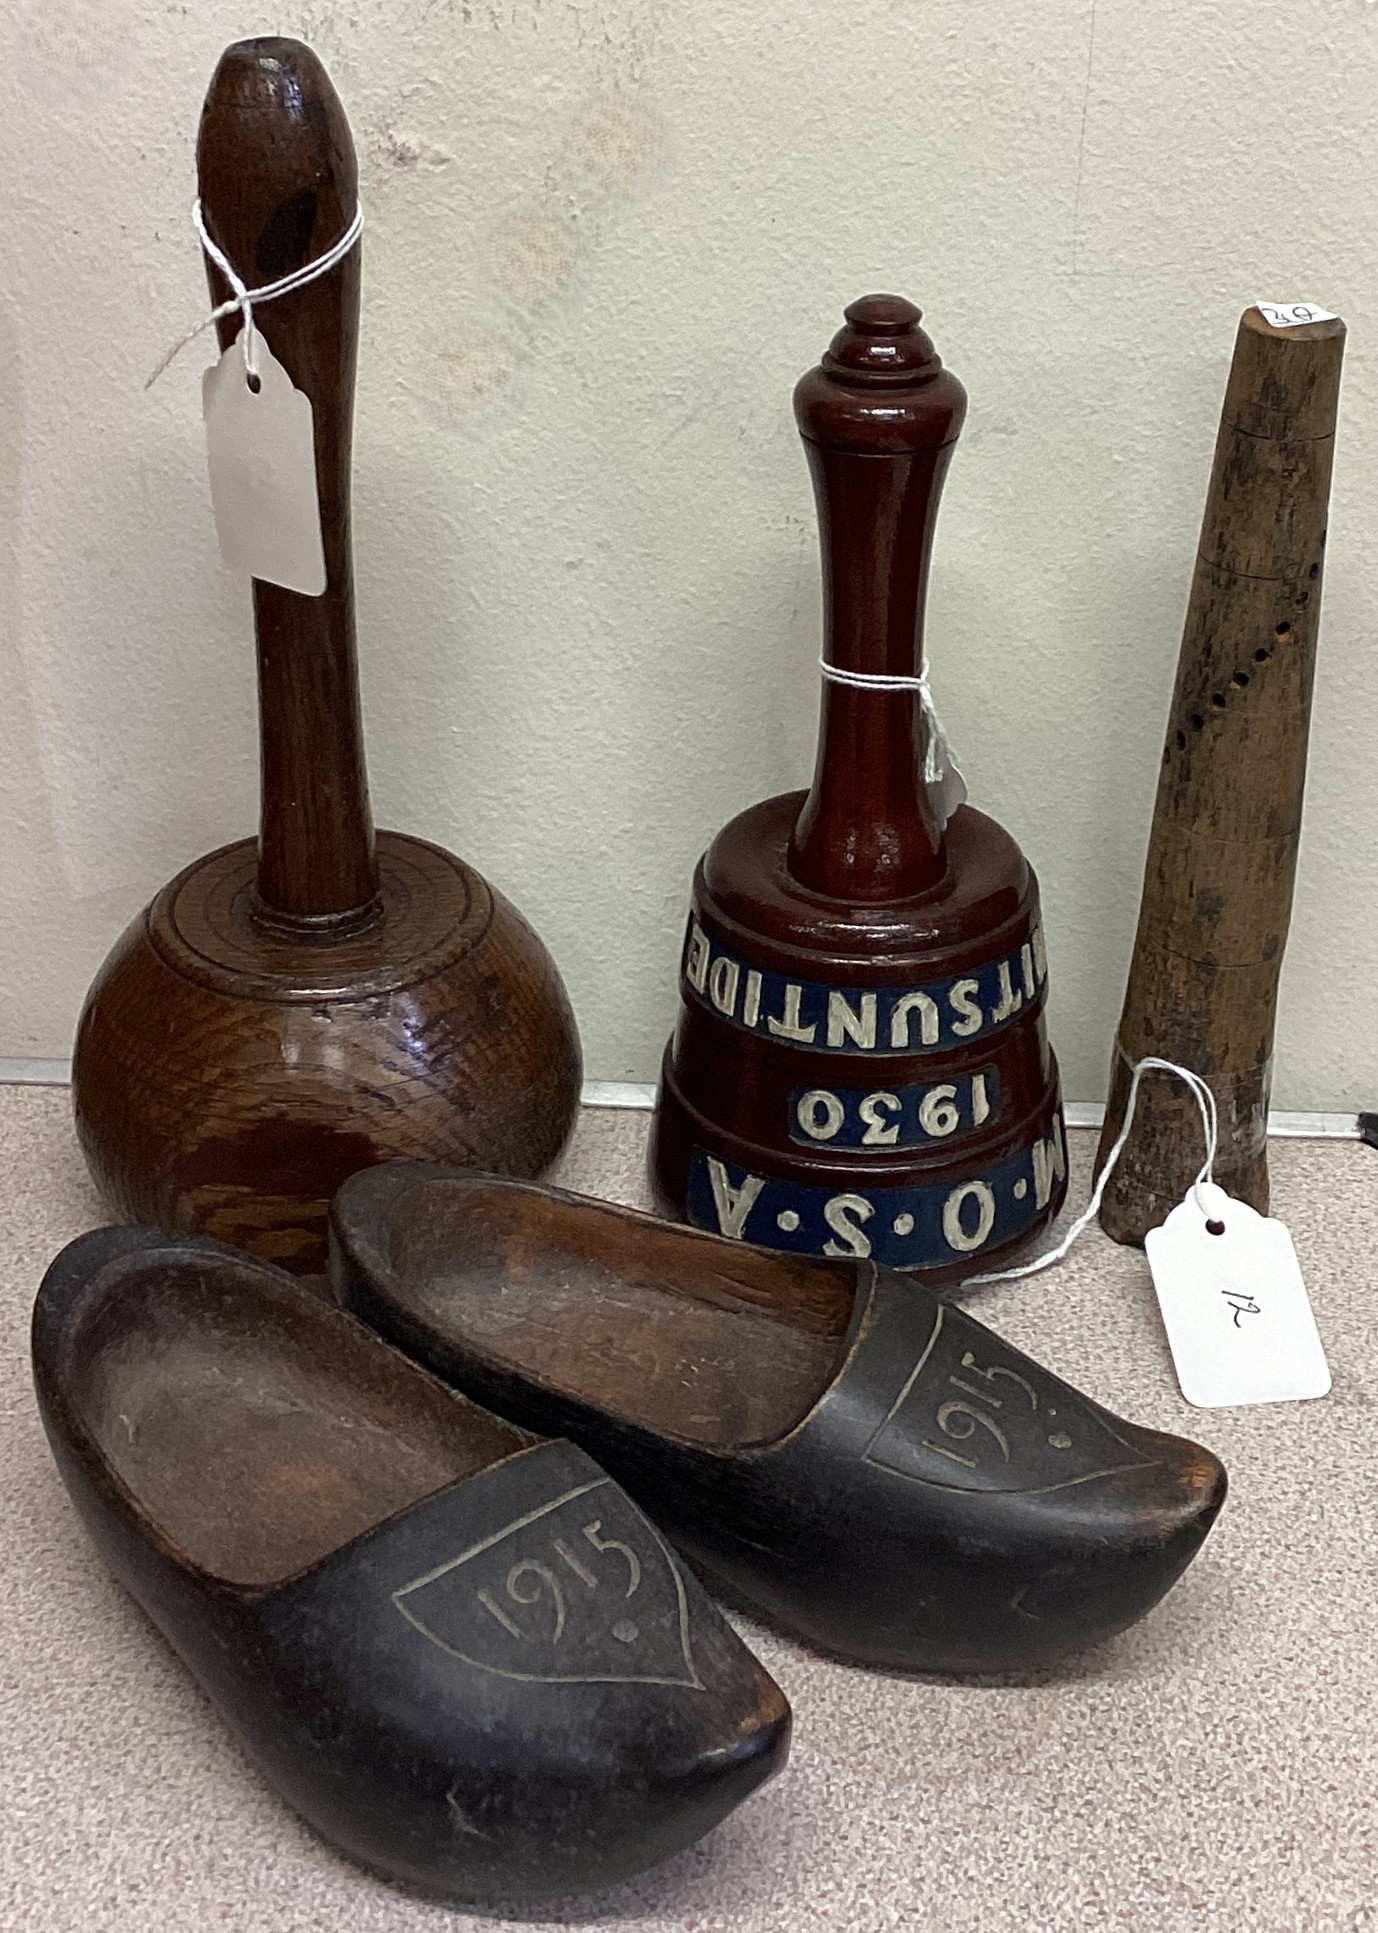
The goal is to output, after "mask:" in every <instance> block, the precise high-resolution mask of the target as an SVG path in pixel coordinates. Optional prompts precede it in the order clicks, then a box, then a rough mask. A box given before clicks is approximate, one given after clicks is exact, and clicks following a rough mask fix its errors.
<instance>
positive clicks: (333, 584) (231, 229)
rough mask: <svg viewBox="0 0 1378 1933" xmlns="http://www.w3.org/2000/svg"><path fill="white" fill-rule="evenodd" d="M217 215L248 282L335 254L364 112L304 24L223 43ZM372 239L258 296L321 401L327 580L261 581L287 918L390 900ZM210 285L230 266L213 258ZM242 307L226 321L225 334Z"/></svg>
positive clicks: (353, 202)
mask: <svg viewBox="0 0 1378 1933" xmlns="http://www.w3.org/2000/svg"><path fill="white" fill-rule="evenodd" d="M196 159H197V172H198V175H199V178H200V190H201V205H202V215H203V218H204V220H205V223H206V226H207V229H208V230H209V232H210V234H211V237H212V238H213V240H214V241H215V242H217V243H218V245H219V246H220V247H221V248H222V249H223V250H224V251H225V253H226V255H227V256H228V257H229V259H230V260H231V261H232V262H234V263H235V264H236V266H237V267H238V269H239V273H240V275H241V276H242V277H243V279H244V281H245V282H246V283H247V284H248V286H249V287H250V288H254V287H257V286H259V285H261V284H263V283H266V282H272V281H275V280H276V279H277V278H278V277H279V276H282V275H286V274H289V273H290V272H291V271H292V270H293V269H296V268H300V267H301V266H302V265H303V264H304V263H306V262H309V261H312V260H314V259H315V258H316V257H317V256H320V255H324V254H325V253H326V251H327V250H328V249H329V248H330V247H331V245H332V243H334V242H336V241H338V239H339V238H340V236H341V235H342V234H343V233H344V232H345V230H346V229H347V228H348V226H349V224H350V222H351V220H352V219H353V217H354V211H355V208H356V207H357V205H358V195H359V183H358V168H357V166H356V163H355V159H354V143H353V141H352V139H351V138H350V132H349V123H348V122H347V121H346V119H345V112H344V109H343V107H342V106H341V105H340V100H339V96H338V95H337V94H336V92H335V90H334V88H333V87H332V86H331V84H330V79H329V77H328V75H327V74H326V72H325V69H324V68H323V67H322V66H321V64H320V62H319V60H317V58H316V56H315V55H314V54H313V53H312V52H311V50H310V49H309V48H308V47H304V46H302V45H301V44H300V42H298V41H292V40H279V39H262V40H246V41H241V42H239V43H238V44H237V45H236V46H233V47H230V48H228V49H227V50H226V52H225V54H224V55H223V56H222V57H221V61H220V65H219V67H218V68H217V69H216V72H215V78H214V80H213V81H212V82H211V86H210V92H209V93H208V94H207V96H206V104H205V107H204V109H203V110H202V114H201V131H200V137H199V139H198V141H197V149H196ZM362 249H363V244H362V242H359V243H356V244H355V246H354V248H353V249H351V250H350V252H349V254H348V255H347V256H346V257H345V258H344V260H343V261H342V262H341V263H339V264H338V266H337V267H335V268H334V269H332V270H331V271H330V273H329V274H328V275H326V276H323V277H322V278H321V279H320V280H318V281H315V282H312V283H310V284H308V286H307V287H306V288H303V289H298V290H297V291H296V292H295V293H294V294H292V295H285V296H283V297H281V298H280V299H279V300H278V301H276V302H273V303H271V304H270V305H268V306H266V307H265V308H263V309H262V310H260V311H258V312H256V320H257V326H258V327H259V329H260V330H261V331H262V333H263V336H264V338H265V339H266V340H267V341H268V342H269V343H270V345H271V346H272V351H273V354H274V355H275V356H276V357H277V359H278V361H279V362H280V363H282V365H283V366H284V368H285V369H286V370H287V373H288V374H289V375H290V376H291V378H292V380H293V382H294V383H295V384H296V386H297V388H298V389H300V390H302V391H304V392H305V394H306V395H308V396H309V397H310V398H311V405H312V409H313V411H314V414H315V435H316V483H317V488H318V490H319V492H320V501H321V536H322V540H323V543H324V547H325V564H326V588H325V593H324V595H323V596H321V597H302V596H301V595H299V593H297V592H296V591H288V590H283V589H281V588H280V587H279V586H278V585H276V584H264V583H260V582H257V581H255V583H254V632H255V635H256V637H257V640H258V680H259V736H260V747H261V759H262V794H263V796H262V820H261V827H260V834H259V862H258V899H259V904H260V907H261V908H262V910H263V913H264V915H265V916H266V917H267V918H269V919H271V920H272V921H273V922H275V923H277V924H279V925H288V926H293V925H295V926H300V927H309V926H319V925H326V926H335V925H351V924H358V923H360V922H361V921H363V920H365V919H367V918H368V917H369V916H370V915H371V914H373V913H375V912H376V910H377V903H378V868H377V863H376V860H375V857H374V849H373V821H372V818H371V816H370V813H369V803H368V779H367V775H366V773H365V770H364V738H363V721H362V718H361V716H360V710H359V686H358V673H357V669H356V663H355V640H354V566H353V557H352V550H351V545H350V490H349V485H350V450H351V442H352V433H353V419H354V369H355V363H356V360H357V356H358V342H359V286H360V280H361V275H362ZM206 273H207V276H208V278H209V282H210V292H211V300H212V302H213V303H217V304H218V303H220V302H223V301H224V300H225V299H226V297H227V296H228V295H229V294H230V292H231V291H230V288H229V284H228V283H227V282H226V281H225V279H224V277H223V276H222V275H221V273H220V271H219V269H218V268H216V266H215V265H214V263H213V262H211V261H210V260H209V259H207V262H206ZM240 324H241V318H240V317H239V315H238V314H234V315H230V316H227V317H226V318H225V319H224V320H223V321H222V322H221V323H219V324H218V325H217V326H218V329H219V334H220V346H221V348H222V349H224V348H228V346H229V344H230V343H231V342H232V341H233V340H234V338H235V336H236V335H237V334H238V333H239V330H240Z"/></svg>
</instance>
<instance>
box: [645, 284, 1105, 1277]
mask: <svg viewBox="0 0 1378 1933" xmlns="http://www.w3.org/2000/svg"><path fill="white" fill-rule="evenodd" d="M920 319H921V318H920V313H919V311H918V309H916V308H915V307H914V306H913V304H912V303H910V302H907V301H905V300H904V299H903V298H902V297H899V296H892V295H873V296H866V297H864V298H863V299H862V300H861V301H859V302H854V303H853V304H852V306H851V307H850V308H849V309H848V310H847V314H846V326H845V327H844V328H843V329H842V330H841V331H840V333H839V334H838V335H837V336H835V337H834V338H833V341H832V343H831V344H830V346H829V348H828V350H827V352H826V354H825V355H824V357H823V360H822V362H821V364H820V365H819V367H818V368H816V369H813V370H811V371H809V373H808V374H807V375H806V376H804V377H803V378H802V379H801V381H800V383H799V385H798V387H797V388H796V390H795V396H794V406H795V417H796V420H797V422H798V425H799V429H800V432H801V434H802V436H803V439H804V448H805V451H806V453H807V456H808V462H809V468H810V470H811V472H812V475H813V483H814V492H815V496H816V499H817V503H818V515H819V525H820V534H821V539H822V553H823V585H824V628H825V636H824V656H825V659H826V662H827V664H828V665H829V666H830V667H831V668H832V670H833V671H834V673H835V674H836V675H835V676H831V677H828V678H827V679H825V681H824V684H823V692H822V711H821V721H820V730H819V744H818V761H817V766H816V769H815V772H814V779H813V785H812V787H811V788H810V790H809V791H808V792H807V793H804V792H790V793H786V794H784V795H783V796H782V797H779V798H773V799H767V800H765V801H764V802H763V803H762V804H760V805H755V806H752V807H751V808H750V809H749V810H748V811H746V812H743V813H741V814H740V815H739V816H738V817H737V818H735V819H733V820H732V821H731V823H730V824H729V825H727V826H725V827H724V829H723V830H722V831H721V832H720V833H719V834H718V836H717V838H716V839H714V841H713V843H712V844H711V845H710V847H709V848H708V851H707V852H706V853H705V855H704V857H703V859H702V861H701V862H700V864H699V868H698V871H697V873H696V875H695V879H694V887H693V896H692V902H691V907H690V915H689V925H688V931H687V933H686V937H685V949H684V956H683V962H682V969H681V993H682V1004H681V1008H680V1014H679V1021H678V1025H677V1027H676V1030H675V1034H674V1037H673V1038H672V1040H671V1042H670V1044H669V1047H668V1049H667V1051H666V1056H665V1063H664V1067H663V1070H662V1079H661V1087H660V1094H659V1098H658V1101H657V1109H656V1116H655V1122H654V1126H653V1129H652V1136H651V1152H650V1168H651V1178H652V1182H653V1185H654V1188H655V1191H656V1194H657V1197H658V1199H659V1200H660V1202H661V1203H662V1205H663V1206H664V1207H665V1208H666V1209H667V1210H669V1211H670V1212H671V1213H674V1214H679V1215H683V1216H685V1217H686V1218H687V1219H688V1220H690V1221H691V1222H694V1223H697V1224H698V1225H699V1226H700V1227H704V1228H709V1229H712V1230H714V1231H715V1232H716V1233H721V1234H724V1235H728V1236H732V1237H736V1238H738V1239H741V1240H745V1241H748V1242H759V1243H762V1244H765V1245H767V1246H769V1247H773V1248H781V1249H788V1250H793V1251H795V1252H798V1253H805V1254H823V1255H831V1256H838V1257H847V1256H855V1257H858V1258H861V1257H870V1258H874V1259H875V1260H877V1261H881V1262H885V1263H888V1264H889V1265H891V1266H892V1267H895V1268H899V1269H905V1270H909V1271H912V1272H914V1273H916V1274H919V1275H921V1276H922V1277H923V1279H925V1280H926V1281H929V1282H932V1283H935V1284H942V1283H945V1282H950V1281H956V1280H959V1279H961V1278H962V1277H963V1276H966V1275H971V1274H974V1273H977V1272H978V1271H980V1270H984V1269H988V1268H991V1267H992V1266H998V1264H999V1260H1000V1258H1001V1257H1002V1256H1004V1255H1005V1254H1006V1253H1008V1252H1009V1251H1010V1250H1012V1249H1013V1248H1016V1247H1017V1246H1018V1245H1019V1244H1020V1243H1022V1242H1024V1241H1026V1240H1027V1239H1028V1238H1029V1237H1030V1236H1031V1235H1032V1234H1034V1233H1035V1232H1036V1231H1037V1230H1038V1229H1039V1228H1041V1227H1043V1226H1044V1225H1045V1224H1046V1223H1047V1222H1048V1221H1049V1220H1051V1218H1052V1217H1053V1216H1054V1215H1055V1214H1056V1213H1057V1210H1058V1208H1059V1207H1060V1206H1061V1203H1062V1200H1063V1196H1064V1194H1065V1192H1066V1186H1067V1182H1066V1151H1065V1145H1064V1140H1063V1129H1062V1114H1061V1106H1060V1100H1059V1092H1058V1078H1057V1066H1056V1062H1055V1061H1054V1059H1053V1056H1052V1054H1051V1052H1050V1051H1049V1047H1048V1041H1047V1035H1046V1032H1045V1027H1044V1009H1045V1005H1046V982H1047V971H1046V964H1045V959H1044V951H1043V940H1042V932H1041V928H1040V925H1039V917H1038V885H1037V881H1036V880H1035V878H1034V875H1033V873H1032V871H1031V869H1030V867H1029V866H1028V864H1027V862H1026V860H1025V859H1024V856H1023V854H1022V853H1021V852H1020V850H1019V847H1018V846H1017V845H1016V844H1015V842H1014V840H1013V839H1012V838H1011V837H1010V835H1009V834H1008V833H1007V832H1005V831H1004V830H1003V829H1002V828H1001V827H1000V826H998V825H997V824H996V823H995V822H994V820H992V819H989V818H987V817H986V816H985V814H983V813H981V812H977V811H975V810H974V809H973V808H972V807H970V806H968V805H964V804H963V805H958V806H957V807H956V810H955V811H953V812H952V814H951V816H950V817H949V818H948V819H947V820H946V823H943V822H942V820H941V819H940V818H939V815H938V809H937V804H936V801H935V798H934V795H933V793H932V792H931V791H930V788H929V786H928V785H927V784H926V783H925V781H924V777H923V768H924V762H925V754H926V751H927V748H928V731H929V727H928V724H927V720H926V717H925V714H924V711H923V708H922V706H921V704H920V703H919V699H918V694H917V692H916V690H915V689H914V685H915V681H916V678H917V674H918V670H919V666H920V664H921V663H922V656H923V654H922V648H921V644H920V639H921V635H922V623H923V603H924V593H925V588H926V582H927V576H928V560H929V553H930V550H931V548H932V542H933V527H934V523H935V520H936V517H937V510H938V498H939V494H940V492H941V489H942V484H943V479H944V476H945V475H946V472H947V467H948V463H949V462H950V460H951V457H952V451H953V448H954V446H955V443H956V439H957V436H958V433H959V431H960V429H961V426H962V419H963V417H964V415H965V413H966V394H965V391H964V390H963V388H962V385H961V384H960V383H959V382H958V381H957V379H956V378H955V377H954V376H953V375H952V373H951V372H950V371H949V370H946V369H944V368H943V365H942V363H941V361H940V360H939V358H938V355H937V353H936V351H935V350H934V347H933V344H932V342H931V341H930V340H929V338H928V336H927V335H926V334H925V333H924V331H923V330H922V329H921V328H920V327H919V323H920ZM886 681H890V682H888V683H887V682H886ZM896 681H898V682H896Z"/></svg>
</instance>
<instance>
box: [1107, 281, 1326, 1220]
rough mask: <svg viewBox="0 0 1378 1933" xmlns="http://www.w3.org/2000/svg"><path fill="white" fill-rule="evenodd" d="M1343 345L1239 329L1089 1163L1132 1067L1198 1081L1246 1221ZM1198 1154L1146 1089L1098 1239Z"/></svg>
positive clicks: (1155, 1205)
mask: <svg viewBox="0 0 1378 1933" xmlns="http://www.w3.org/2000/svg"><path fill="white" fill-rule="evenodd" d="M1344 337H1345V326H1344V323H1343V322H1342V321H1340V319H1339V318H1338V317H1332V318H1331V319H1330V320H1328V321H1325V322H1311V323H1304V324H1302V325H1301V326H1299V327H1295V328H1285V329H1279V328H1275V327H1274V326H1273V325H1272V324H1271V323H1270V322H1269V321H1267V319H1266V318H1265V317H1264V315H1263V314H1262V312H1261V311H1260V310H1259V309H1257V308H1251V309H1246V310H1245V312H1244V315H1243V316H1242V317H1241V319H1240V324H1239V333H1238V336H1237V338H1236V340H1235V349H1234V361H1233V362H1232V364H1231V366H1230V376H1229V382H1228V384H1227V386H1226V390H1225V404H1224V408H1223V410H1222V412H1221V419H1220V434H1219V437H1218V439H1217V442H1216V446H1215V464H1214V468H1213V469H1212V472H1211V481H1210V490H1209V493H1208V495H1207V498H1206V511H1205V516H1204V518H1203V520H1202V526H1201V547H1200V551H1199V554H1198V556H1197V560H1196V571H1195V575H1194V577H1193V579H1192V587H1191V601H1190V603H1189V605H1188V608H1187V620H1186V628H1185V631H1184V633H1183V637H1182V650H1181V655H1180V657H1179V659H1178V663H1177V682H1176V686H1175V688H1174V691H1173V696H1172V709H1171V712H1170V714H1169V717H1168V723H1167V734H1166V738H1165V740H1164V744H1163V757H1162V769H1161V771H1160V772H1159V775H1158V796H1157V802H1156V804H1155V806H1154V812H1153V830H1152V833H1151V836H1150V839H1149V848H1148V859H1147V863H1146V865H1145V867H1144V886H1143V899H1142V903H1141V905H1140V908H1139V928H1138V933H1137V936H1136V938H1135V942H1134V955H1133V960H1132V963H1131V966H1130V970H1129V984H1128V988H1127V990H1126V993H1125V1000H1124V1012H1123V1014H1122V1015H1121V1018H1120V1025H1119V1029H1118V1032H1117V1034H1116V1037H1115V1050H1114V1067H1113V1069H1112V1073H1111V1082H1110V1099H1109V1103H1108V1106H1107V1108H1106V1118H1105V1126H1104V1129H1103V1131H1102V1135H1101V1142H1100V1150H1099V1154H1098V1157H1097V1163H1098V1166H1099V1164H1100V1163H1102V1162H1103V1161H1104V1159H1105V1157H1106V1154H1107V1153H1108V1151H1109V1149H1110V1146H1111V1144H1112V1143H1113V1141H1114V1140H1115V1138H1116V1136H1117V1135H1118V1133H1119V1131H1120V1128H1121V1126H1122V1125H1123V1122H1124V1111H1125V1103H1126V1099H1127V1096H1128V1092H1129V1082H1130V1077H1131V1073H1132V1070H1133V1065H1134V1063H1135V1062H1136V1061H1137V1060H1139V1059H1140V1058H1141V1057H1142V1056H1144V1055H1145V1054H1156V1055H1160V1056H1162V1057H1163V1058H1165V1059H1168V1060H1172V1061H1176V1062H1178V1063H1179V1064H1181V1065H1182V1066H1185V1067H1189V1068H1191V1069H1192V1070H1193V1071H1194V1072H1196V1073H1198V1074H1200V1075H1202V1076H1203V1077H1204V1078H1205V1080H1206V1081H1207V1082H1208V1083H1209V1085H1210V1088H1211V1091H1212V1093H1213V1094H1214V1096H1215V1099H1216V1104H1217V1107H1218V1109H1219V1115H1220V1143H1219V1148H1218V1151H1217V1155H1216V1161H1215V1178H1216V1180H1217V1181H1218V1182H1219V1183H1220V1184H1221V1186H1222V1187H1224V1188H1226V1189H1228V1190H1229V1192H1230V1193H1231V1194H1234V1195H1237V1196H1239V1197H1240V1198H1241V1200H1244V1201H1247V1202H1249V1203H1251V1204H1252V1205H1253V1206H1254V1207H1255V1208H1257V1209H1259V1210H1260V1211H1263V1212H1266V1210H1267V1207H1268V1149H1267V1129H1268V1097H1269V1090H1270V1085H1271V1079H1272V1054H1273V1025H1274V1017H1275V1012H1276V1006H1277V992H1278V979H1279V975H1280V973H1281V969H1282V956H1283V949H1284V947H1285V946H1286V943H1287V929H1288V924H1289V921H1290V919H1291V912H1292V888H1293V883H1294V880H1295V878H1296V866H1297V843H1298V837H1299V834H1300V831H1301V814H1302V793H1303V789H1304V786H1305V781H1306V752H1307V734H1308V730H1309V726H1310V718H1311V686H1312V680H1313V677H1314V674H1315V667H1316V634H1317V627H1318V624H1319V619H1320V605H1321V581H1322V571H1323V566H1324V561H1325V530H1326V517H1327V514H1328V506H1329V500H1330V466H1331V456H1332V453H1333V450H1334V441H1335V420H1336V411H1337V405H1338V400H1339V389H1340V364H1341V359H1342V357H1343V354H1344ZM1201 1157H1202V1136H1201V1120H1200V1111H1199V1109H1198V1107H1197V1103H1196V1101H1195V1099H1194V1097H1193V1096H1192V1094H1191V1092H1190V1091H1189V1089H1188V1087H1187V1086H1186V1084H1185V1082H1183V1081H1180V1080H1178V1079H1177V1077H1176V1076H1175V1075H1172V1074H1165V1073H1159V1072H1156V1071H1155V1072H1150V1073H1146V1074H1145V1075H1144V1078H1143V1081H1142V1083H1141V1086H1140V1091H1139V1098H1138V1102H1137V1104H1136V1107H1135V1111H1134V1120H1133V1125H1132V1128H1131V1131H1130V1136H1129V1140H1128V1142H1127V1143H1126V1145H1125V1148H1124V1151H1123V1153H1122V1154H1121V1155H1120V1158H1119V1161H1118V1162H1117V1164H1116V1167H1115V1170H1114V1173H1113V1175H1112V1176H1111V1178H1110V1181H1109V1184H1108V1186H1107V1188H1106V1192H1105V1198H1104V1201H1103V1202H1102V1205H1101V1211H1100V1220H1101V1226H1102V1227H1103V1228H1104V1229H1105V1231H1106V1233H1107V1234H1109V1235H1112V1236H1113V1237H1114V1238H1115V1240H1116V1241H1118V1242H1133V1243H1140V1242H1142V1241H1143V1239H1144V1236H1145V1235H1146V1234H1147V1232H1148V1230H1149V1229H1150V1228H1156V1227H1157V1226H1158V1225H1159V1223H1161V1222H1162V1221H1163V1220H1164V1218H1165V1217H1166V1216H1167V1214H1168V1213H1169V1211H1170V1210H1171V1209H1172V1208H1174V1207H1175V1206H1176V1204H1177V1203H1178V1202H1179V1201H1180V1200H1181V1199H1182V1196H1183V1195H1184V1194H1185V1193H1186V1190H1187V1188H1188V1187H1189V1186H1190V1183H1191V1180H1192V1177H1193V1176H1194V1175H1195V1174H1196V1172H1197V1170H1198V1168H1199V1167H1200V1165H1201Z"/></svg>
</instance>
